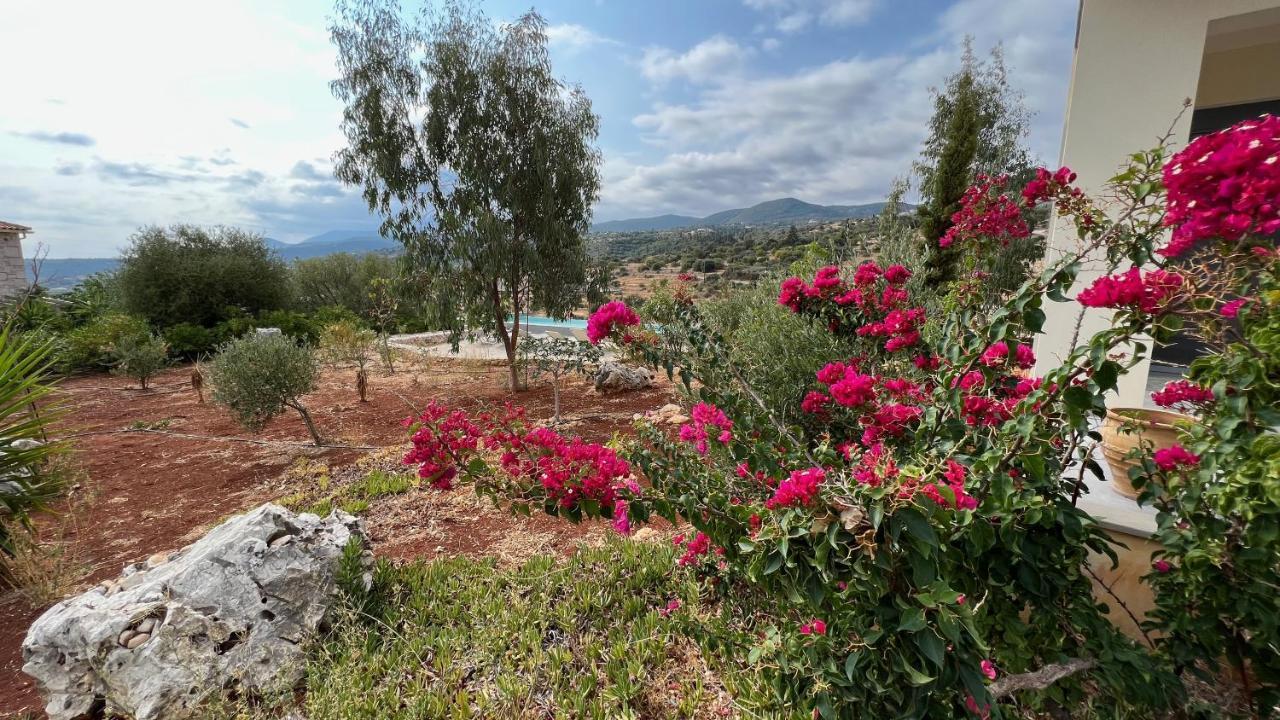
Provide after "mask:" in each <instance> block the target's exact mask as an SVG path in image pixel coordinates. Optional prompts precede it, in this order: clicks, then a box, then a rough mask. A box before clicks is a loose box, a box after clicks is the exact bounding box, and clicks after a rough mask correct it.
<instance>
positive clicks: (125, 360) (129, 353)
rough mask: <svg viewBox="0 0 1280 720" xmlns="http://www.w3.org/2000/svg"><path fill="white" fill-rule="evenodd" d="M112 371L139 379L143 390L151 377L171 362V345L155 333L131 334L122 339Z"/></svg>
mask: <svg viewBox="0 0 1280 720" xmlns="http://www.w3.org/2000/svg"><path fill="white" fill-rule="evenodd" d="M115 357H116V361H115V365H113V366H112V368H111V372H112V373H114V374H116V375H124V376H126V377H131V378H133V379H135V380H137V381H138V384H139V385H140V386H142V389H143V390H146V389H147V385H148V384H149V383H150V382H151V378H153V377H155V375H156V373H158V372H160V371H161V370H163V369H164V368H165V366H167V365H168V364H169V345H168V344H167V343H166V342H165V341H164V340H163V339H161V338H159V337H157V336H155V335H141V336H138V335H130V336H126V337H123V338H121V339H120V342H119V343H117V344H116V349H115Z"/></svg>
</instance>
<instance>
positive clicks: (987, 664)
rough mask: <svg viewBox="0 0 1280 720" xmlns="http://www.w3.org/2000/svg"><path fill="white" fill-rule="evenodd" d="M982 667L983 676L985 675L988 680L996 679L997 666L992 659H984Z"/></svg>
mask: <svg viewBox="0 0 1280 720" xmlns="http://www.w3.org/2000/svg"><path fill="white" fill-rule="evenodd" d="M981 667H982V674H983V676H985V677H986V678H987V679H988V680H995V679H996V675H997V674H998V673H996V666H995V665H994V664H992V662H991V661H990V660H983V661H982V665H981Z"/></svg>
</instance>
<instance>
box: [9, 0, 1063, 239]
mask: <svg viewBox="0 0 1280 720" xmlns="http://www.w3.org/2000/svg"><path fill="white" fill-rule="evenodd" d="M482 6H483V8H484V9H485V11H486V12H487V13H488V14H489V15H490V16H491V17H493V18H495V19H497V20H502V19H508V18H512V17H514V16H516V15H517V14H519V13H521V12H523V11H525V10H527V9H528V8H529V0H522V1H519V2H517V1H514V0H512V1H507V0H491V1H490V2H485V3H483V4H482ZM1076 6H1077V5H1076V3H1075V2H1074V1H1073V0H1038V1H1036V2H1018V1H1016V0H1007V1H1003V2H1001V1H997V0H957V1H955V2H924V1H920V2H915V1H911V0H898V1H896V2H895V1H894V0H648V1H645V2H640V1H638V0H627V1H626V2H624V1H623V0H552V1H546V2H538V3H536V4H535V7H536V8H537V10H538V11H539V12H541V13H542V14H543V15H544V16H545V17H546V18H547V20H548V22H549V23H550V26H551V27H550V36H551V43H552V55H553V60H554V65H555V69H556V72H557V74H558V75H560V76H561V77H562V78H564V79H565V80H567V81H570V82H576V83H580V84H581V85H582V86H583V87H584V88H585V89H586V91H587V94H588V95H589V96H590V97H591V99H592V101H593V103H594V106H595V110H596V112H597V113H599V114H600V116H601V127H602V129H601V137H600V147H601V150H602V151H603V154H604V158H605V160H604V167H603V175H604V187H603V190H602V195H601V200H600V203H599V204H598V205H597V208H596V219H597V220H610V219H617V218H623V217H634V216H639V215H656V214H662V213H668V212H673V213H682V214H695V215H704V214H708V213H711V212H715V211H719V210H723V209H727V208H731V207H741V206H745V205H750V204H753V203H756V202H760V201H763V200H769V199H773V198H777V197H784V196H794V197H799V198H801V199H803V200H807V201H810V202H819V203H854V202H870V201H874V200H877V199H880V198H881V197H883V195H884V193H885V189H886V188H887V186H888V184H889V182H890V180H891V179H892V178H893V177H894V176H897V175H901V174H903V173H905V172H906V171H907V169H908V168H909V166H910V163H911V160H912V159H913V157H914V156H915V154H916V152H917V151H918V149H919V145H920V142H921V140H922V138H923V133H924V125H925V123H926V121H927V119H928V115H929V112H930V109H931V106H930V100H929V93H928V90H929V87H930V86H934V85H937V84H938V83H940V82H941V81H942V79H943V78H944V77H945V76H946V75H947V74H948V73H949V72H951V71H953V70H954V69H955V67H956V64H957V61H958V57H959V46H960V40H961V38H962V37H963V36H964V35H965V34H971V35H973V36H974V38H975V44H976V46H977V48H978V50H979V51H980V52H983V53H985V52H986V51H987V50H988V49H989V48H990V47H991V46H992V45H994V44H995V43H1002V44H1003V46H1004V49H1005V53H1006V57H1007V60H1008V64H1009V65H1010V66H1011V68H1012V78H1011V79H1012V81H1013V82H1014V84H1015V85H1016V86H1017V87H1018V88H1020V89H1021V90H1022V91H1023V92H1024V93H1025V94H1026V102H1027V105H1028V106H1029V107H1030V108H1031V109H1032V110H1033V111H1035V113H1036V115H1035V118H1034V121H1033V127H1032V133H1031V138H1030V144H1031V147H1032V149H1033V151H1034V152H1035V153H1036V154H1037V155H1039V156H1040V157H1041V158H1042V159H1044V160H1045V161H1046V162H1052V161H1053V160H1054V159H1055V158H1056V155H1057V151H1058V143H1059V141H1060V135H1061V127H1062V117H1063V108H1064V104H1065V99H1066V91H1067V83H1068V78H1069V74H1070V66H1071V52H1072V40H1073V35H1074V31H1075V14H1076ZM331 10H332V8H331V5H330V4H329V3H328V2H323V1H310V0H308V1H304V0H289V1H281V2H252V1H250V0H223V1H220V2H217V3H196V2H189V1H187V0H182V1H175V0H167V1H163V2H162V1H160V0H131V1H130V2H126V3H102V2H60V3H6V4H5V5H4V7H0V47H4V48H5V50H6V72H5V82H4V88H3V94H4V105H5V111H4V112H3V113H0V219H3V220H9V221H12V222H19V223H22V224H25V225H30V226H32V227H34V228H35V231H36V232H35V233H34V234H33V235H32V236H31V237H30V238H29V239H28V240H27V243H26V244H27V245H28V248H27V253H28V254H29V255H30V254H31V252H32V246H33V245H34V243H36V242H41V243H43V244H44V245H45V246H46V247H47V249H48V250H49V253H50V255H51V256H54V257H89V256H109V255H112V254H114V253H115V251H116V250H117V249H118V248H120V247H121V246H123V245H125V244H126V243H127V240H128V236H129V235H130V233H132V232H133V231H134V230H135V229H136V228H137V227H139V226H140V225H145V224H153V223H158V224H169V223H173V222H194V223H200V224H227V225H238V226H241V227H246V228H250V229H253V230H256V231H259V232H262V233H264V234H266V235H268V236H270V237H275V238H278V239H281V240H285V241H296V240H301V239H303V238H305V237H307V236H310V235H314V234H318V233H320V232H324V231H327V230H332V229H364V228H370V227H374V226H376V220H375V219H373V218H371V217H370V216H369V215H368V214H367V212H365V210H364V209H363V207H362V205H361V202H360V200H359V198H358V197H357V195H356V194H355V192H354V191H353V190H352V189H350V188H344V187H343V186H341V185H340V184H338V183H337V182H336V181H334V180H333V178H332V174H331V164H330V158H331V157H332V154H333V152H334V151H335V150H337V149H338V148H339V147H341V146H342V141H343V139H342V136H341V134H340V133H339V132H338V128H337V123H338V119H339V115H340V111H341V110H340V107H339V105H338V103H337V102H336V101H335V100H334V99H333V98H332V96H331V94H330V92H329V88H328V81H329V80H331V79H332V78H333V77H334V69H333V68H334V52H333V49H332V47H331V46H330V44H329V40H328V31H327V26H328V16H329V15H330V13H331Z"/></svg>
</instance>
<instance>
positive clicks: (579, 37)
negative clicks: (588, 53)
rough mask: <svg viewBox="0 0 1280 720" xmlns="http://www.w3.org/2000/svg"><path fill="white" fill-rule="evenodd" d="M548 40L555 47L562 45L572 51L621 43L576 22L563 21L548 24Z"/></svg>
mask: <svg viewBox="0 0 1280 720" xmlns="http://www.w3.org/2000/svg"><path fill="white" fill-rule="evenodd" d="M547 40H548V41H549V42H550V43H551V45H552V46H553V47H561V48H564V49H566V50H568V51H570V52H576V51H579V50H586V49H588V48H592V47H595V46H597V45H621V43H619V42H618V41H617V40H614V39H613V38H608V37H605V36H603V35H600V34H599V33H597V32H595V31H594V30H591V29H589V28H587V27H584V26H582V25H578V24H576V23H561V24H559V25H548V26H547Z"/></svg>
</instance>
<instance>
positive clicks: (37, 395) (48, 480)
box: [0, 325, 62, 553]
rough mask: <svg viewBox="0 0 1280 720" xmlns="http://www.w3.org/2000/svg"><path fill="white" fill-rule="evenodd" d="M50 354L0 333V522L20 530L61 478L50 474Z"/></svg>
mask: <svg viewBox="0 0 1280 720" xmlns="http://www.w3.org/2000/svg"><path fill="white" fill-rule="evenodd" d="M52 350H53V346H52V345H51V344H50V342H49V341H48V340H47V339H40V338H37V337H36V336H33V335H27V334H24V333H16V332H13V329H12V328H11V327H10V326H8V325H6V326H4V328H3V329H0V516H4V517H7V518H10V519H12V520H16V521H17V525H18V526H19V527H26V528H29V527H30V515H31V513H32V512H35V511H37V510H42V509H45V508H47V507H48V504H49V503H50V502H51V501H52V500H53V499H54V498H56V497H58V495H59V494H61V492H62V482H61V479H60V476H59V475H57V474H56V473H51V472H49V460H50V459H51V458H52V457H53V456H54V455H55V454H56V453H58V452H61V450H62V445H61V444H60V443H53V442H48V439H47V432H46V431H47V428H48V426H49V423H50V422H52V421H53V420H54V419H55V418H56V417H58V416H59V415H60V414H61V411H62V410H61V408H60V407H59V406H58V404H57V403H56V402H55V403H50V402H48V400H49V396H50V394H51V393H52V392H53V391H54V384H53V381H52V377H51V376H52V365H53V362H54V358H53V351H52ZM6 525H11V524H6ZM10 549H11V545H10V541H9V535H8V532H7V531H5V530H3V529H0V551H3V552H6V553H8V552H9V551H10Z"/></svg>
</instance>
